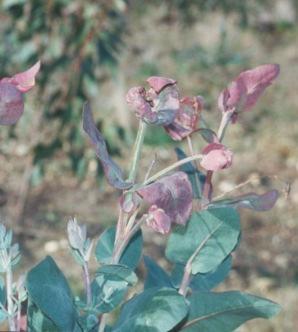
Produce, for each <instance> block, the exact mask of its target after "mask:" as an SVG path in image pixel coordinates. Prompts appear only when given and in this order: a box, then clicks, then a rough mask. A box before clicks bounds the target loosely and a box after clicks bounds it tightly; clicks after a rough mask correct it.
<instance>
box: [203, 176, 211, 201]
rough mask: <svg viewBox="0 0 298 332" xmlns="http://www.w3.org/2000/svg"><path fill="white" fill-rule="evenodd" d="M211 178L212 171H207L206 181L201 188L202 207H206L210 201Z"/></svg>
mask: <svg viewBox="0 0 298 332" xmlns="http://www.w3.org/2000/svg"><path fill="white" fill-rule="evenodd" d="M212 176H213V171H207V174H206V180H205V183H204V187H203V194H202V205H203V206H205V205H207V204H208V203H209V202H210V199H211V191H212Z"/></svg>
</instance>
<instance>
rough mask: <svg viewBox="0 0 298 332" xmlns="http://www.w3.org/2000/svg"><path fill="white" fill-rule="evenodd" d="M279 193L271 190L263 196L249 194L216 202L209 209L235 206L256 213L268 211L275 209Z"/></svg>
mask: <svg viewBox="0 0 298 332" xmlns="http://www.w3.org/2000/svg"><path fill="white" fill-rule="evenodd" d="M278 196H279V194H278V191H277V190H270V191H268V192H266V193H264V194H262V195H258V194H255V193H249V194H245V195H241V196H238V197H235V198H229V199H223V200H219V201H214V202H211V203H210V204H209V206H208V207H221V206H227V205H230V206H233V207H235V208H246V209H251V210H255V211H268V210H270V209H272V208H273V206H274V205H275V203H276V201H277V199H278Z"/></svg>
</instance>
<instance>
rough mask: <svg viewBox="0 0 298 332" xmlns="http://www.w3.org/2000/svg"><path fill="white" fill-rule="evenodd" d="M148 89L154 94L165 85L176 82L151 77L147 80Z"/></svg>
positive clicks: (165, 78)
mask: <svg viewBox="0 0 298 332" xmlns="http://www.w3.org/2000/svg"><path fill="white" fill-rule="evenodd" d="M147 82H148V84H149V85H150V87H151V88H152V89H153V90H154V91H155V93H160V92H161V90H163V89H164V88H165V87H166V86H167V85H173V84H176V83H177V81H175V80H173V79H172V78H167V77H162V76H151V77H149V78H148V79H147Z"/></svg>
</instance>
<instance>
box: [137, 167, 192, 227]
mask: <svg viewBox="0 0 298 332" xmlns="http://www.w3.org/2000/svg"><path fill="white" fill-rule="evenodd" d="M137 192H138V194H139V195H140V196H141V197H142V198H143V200H144V201H145V202H146V203H147V204H149V205H150V208H149V210H148V217H147V223H148V225H149V226H150V227H152V228H153V229H154V230H156V231H157V232H160V233H162V234H165V233H168V232H169V230H170V226H171V224H172V223H176V224H182V225H185V224H186V222H187V220H188V219H189V217H190V214H191V209H192V188H191V183H190V182H189V180H188V177H187V175H186V174H185V173H184V172H175V173H173V174H171V175H168V176H165V177H163V178H161V179H160V180H157V181H156V182H154V183H152V184H149V185H148V186H146V187H144V188H140V189H139V190H138V191H137Z"/></svg>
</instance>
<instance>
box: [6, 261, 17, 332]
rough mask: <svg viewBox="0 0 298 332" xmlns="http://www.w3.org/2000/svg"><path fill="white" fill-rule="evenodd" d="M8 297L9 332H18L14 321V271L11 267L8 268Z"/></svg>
mask: <svg viewBox="0 0 298 332" xmlns="http://www.w3.org/2000/svg"><path fill="white" fill-rule="evenodd" d="M6 297H7V312H8V324H9V330H10V331H16V326H15V320H14V309H13V294H12V271H11V266H10V265H9V266H8V267H7V271H6Z"/></svg>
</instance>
